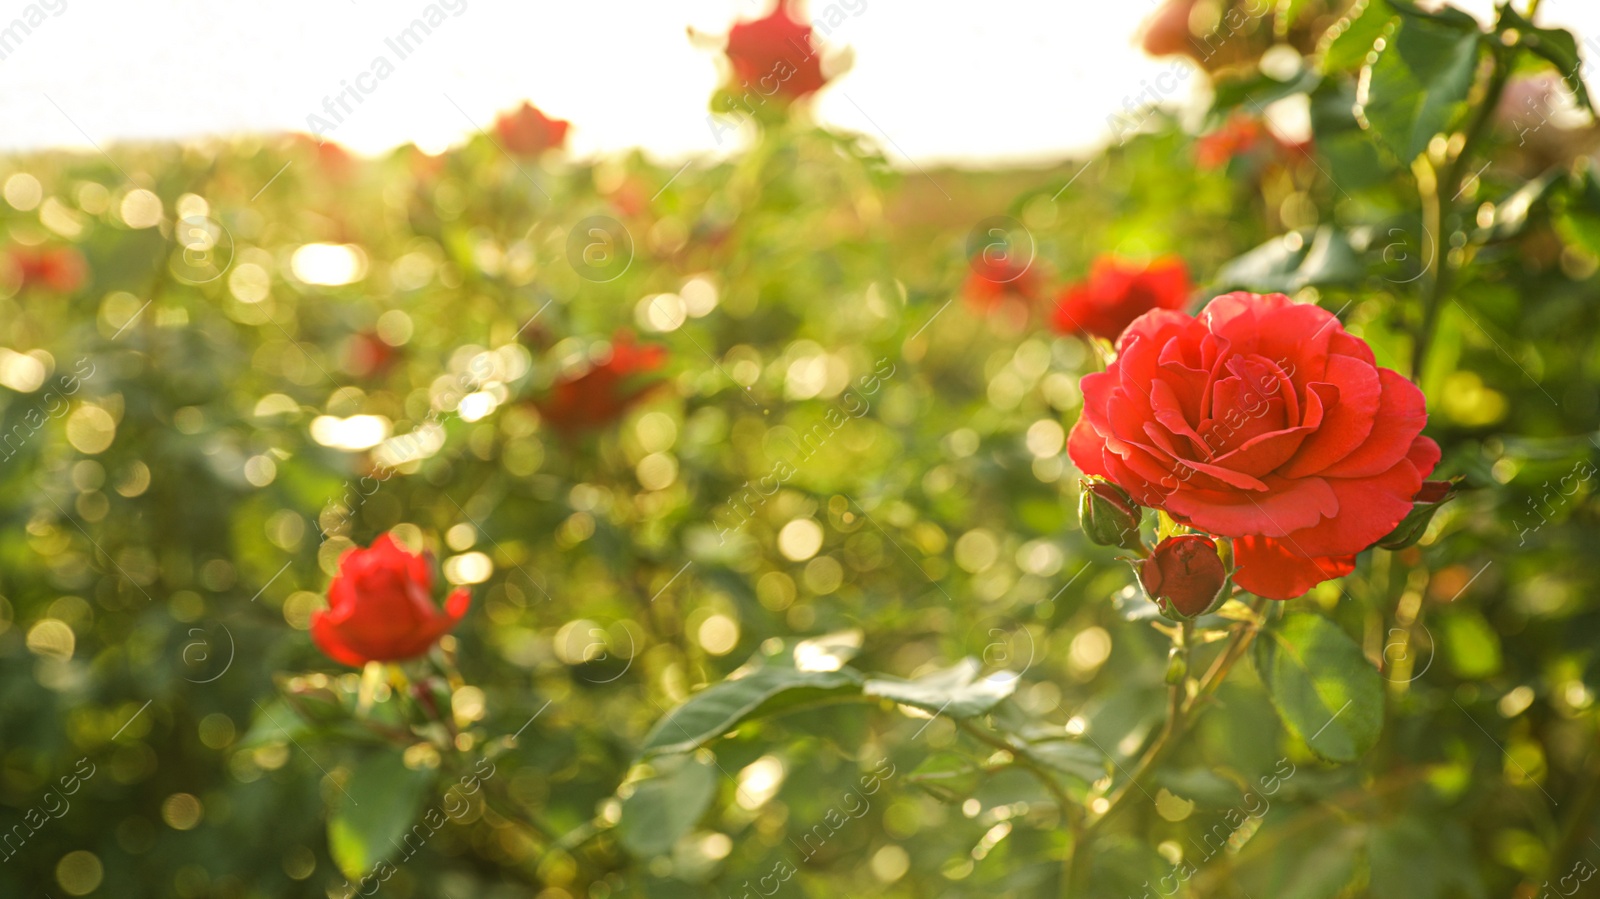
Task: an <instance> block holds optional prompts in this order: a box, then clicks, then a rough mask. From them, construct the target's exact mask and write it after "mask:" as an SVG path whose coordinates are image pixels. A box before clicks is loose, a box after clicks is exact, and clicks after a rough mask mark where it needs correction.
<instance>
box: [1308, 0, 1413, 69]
mask: <svg viewBox="0 0 1600 899" xmlns="http://www.w3.org/2000/svg"><path fill="white" fill-rule="evenodd" d="M1392 21H1394V10H1393V9H1391V8H1390V6H1389V4H1388V3H1387V2H1385V0H1358V2H1357V3H1356V4H1355V5H1354V6H1352V7H1351V8H1350V12H1349V13H1348V14H1346V15H1345V17H1344V18H1342V19H1340V20H1339V21H1338V22H1335V23H1334V25H1333V27H1332V28H1329V29H1328V30H1327V31H1326V32H1324V33H1323V35H1322V39H1321V40H1320V41H1318V44H1317V52H1318V53H1319V54H1320V55H1321V57H1322V65H1321V68H1322V71H1323V73H1324V74H1332V73H1334V72H1347V71H1350V70H1351V69H1355V68H1357V67H1359V66H1361V65H1364V64H1365V63H1366V62H1367V55H1368V54H1370V53H1371V52H1372V45H1373V44H1375V43H1377V41H1378V37H1379V36H1380V35H1382V34H1383V30H1384V29H1385V28H1387V27H1388V26H1389V23H1390V22H1392Z"/></svg>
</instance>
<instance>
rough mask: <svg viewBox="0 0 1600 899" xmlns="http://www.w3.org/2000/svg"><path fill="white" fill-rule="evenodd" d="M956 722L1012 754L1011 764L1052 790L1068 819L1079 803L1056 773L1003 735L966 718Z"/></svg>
mask: <svg viewBox="0 0 1600 899" xmlns="http://www.w3.org/2000/svg"><path fill="white" fill-rule="evenodd" d="M956 724H957V725H959V726H960V727H961V729H962V730H964V731H966V732H967V734H968V735H969V736H971V737H972V738H973V739H975V740H977V741H979V742H981V743H987V744H988V745H990V746H993V747H994V748H995V749H1000V750H1004V751H1005V752H1006V753H1007V754H1009V755H1010V756H1011V764H1013V765H1016V766H1017V767H1018V768H1022V769H1025V770H1026V771H1028V773H1030V774H1032V775H1033V776H1034V777H1036V778H1038V780H1039V782H1040V783H1041V784H1043V785H1044V788H1045V789H1046V790H1048V791H1050V796H1051V798H1052V799H1054V800H1055V801H1056V804H1057V805H1059V806H1060V807H1061V817H1062V820H1067V819H1068V818H1069V816H1070V815H1071V814H1072V811H1073V810H1074V809H1076V808H1077V803H1075V802H1073V801H1072V800H1071V799H1070V798H1068V797H1067V794H1066V791H1065V790H1063V789H1061V784H1059V783H1057V782H1056V779H1055V777H1054V775H1052V774H1051V773H1050V772H1049V771H1047V770H1045V768H1044V766H1043V765H1040V764H1039V763H1038V762H1036V761H1034V760H1033V759H1032V758H1029V757H1028V755H1027V754H1026V753H1025V752H1024V751H1023V750H1022V749H1020V748H1018V747H1017V746H1015V745H1013V744H1012V743H1011V742H1010V741H1008V740H1006V739H1005V738H1003V737H998V736H995V735H994V734H991V733H989V732H987V731H985V730H983V729H982V728H980V727H978V726H977V725H975V724H973V723H972V722H971V721H968V720H965V719H956Z"/></svg>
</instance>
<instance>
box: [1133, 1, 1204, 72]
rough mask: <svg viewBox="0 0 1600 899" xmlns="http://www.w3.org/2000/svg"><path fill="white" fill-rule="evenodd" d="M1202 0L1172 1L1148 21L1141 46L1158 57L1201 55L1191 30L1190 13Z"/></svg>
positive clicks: (1144, 28) (1146, 21)
mask: <svg viewBox="0 0 1600 899" xmlns="http://www.w3.org/2000/svg"><path fill="white" fill-rule="evenodd" d="M1197 2H1198V0H1168V2H1166V3H1165V4H1162V5H1161V6H1160V7H1158V8H1157V9H1156V11H1155V12H1153V13H1151V14H1150V17H1149V18H1148V19H1145V21H1144V25H1143V27H1142V34H1141V36H1140V39H1139V45H1140V47H1141V48H1142V49H1143V50H1144V52H1146V53H1148V54H1150V55H1151V56H1155V57H1158V58H1159V57H1162V56H1190V57H1193V56H1197V55H1198V52H1199V49H1198V46H1197V44H1196V41H1195V39H1194V35H1193V34H1192V33H1191V32H1190V31H1189V13H1190V12H1191V11H1192V10H1193V9H1194V7H1195V4H1196V3H1197Z"/></svg>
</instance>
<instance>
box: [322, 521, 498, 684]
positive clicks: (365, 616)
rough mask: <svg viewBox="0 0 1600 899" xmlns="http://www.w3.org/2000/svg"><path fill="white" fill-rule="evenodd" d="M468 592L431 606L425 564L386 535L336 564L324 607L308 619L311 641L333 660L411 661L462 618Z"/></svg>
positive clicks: (429, 572)
mask: <svg viewBox="0 0 1600 899" xmlns="http://www.w3.org/2000/svg"><path fill="white" fill-rule="evenodd" d="M471 601H472V594H471V593H470V592H468V591H467V589H466V588H464V587H463V588H461V589H459V590H456V591H455V592H453V593H451V594H450V597H449V598H448V599H446V600H445V604H444V611H443V612H442V613H441V612H440V611H439V608H438V606H436V605H434V602H433V572H432V570H431V569H430V566H429V560H428V559H427V558H426V557H424V556H414V555H412V554H411V553H408V552H406V551H405V550H403V549H401V548H400V547H399V546H398V545H397V544H396V543H395V542H394V540H393V538H391V537H390V536H389V535H388V534H384V535H383V536H381V537H379V538H378V539H377V540H374V541H373V542H372V546H371V547H370V548H368V549H353V550H351V551H349V552H347V553H345V555H344V557H343V558H341V559H340V560H339V574H338V575H336V576H335V577H334V579H333V583H332V584H329V585H328V608H327V609H326V610H325V611H320V612H316V613H314V614H313V615H312V616H311V640H312V642H314V643H316V644H317V648H319V649H321V650H322V651H323V652H325V653H327V654H328V657H329V658H331V659H333V660H334V661H336V662H342V663H343V664H346V665H353V666H357V667H359V666H361V665H365V664H366V663H368V662H373V661H378V662H389V661H395V660H397V659H409V658H411V657H413V656H419V655H422V654H423V653H425V652H427V651H428V647H430V646H432V645H433V644H434V642H435V641H437V640H438V639H439V638H440V637H442V636H444V635H445V634H446V633H447V632H448V631H449V630H450V629H451V628H453V627H455V626H456V622H458V621H460V620H461V616H463V615H465V614H466V613H467V604H468V603H470V602H471Z"/></svg>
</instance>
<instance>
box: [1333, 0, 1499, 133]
mask: <svg viewBox="0 0 1600 899" xmlns="http://www.w3.org/2000/svg"><path fill="white" fill-rule="evenodd" d="M1389 2H1391V3H1394V0H1389ZM1395 6H1396V9H1398V10H1400V11H1401V12H1403V13H1406V15H1405V16H1403V17H1402V19H1401V20H1400V21H1398V22H1391V23H1390V24H1389V25H1388V26H1387V27H1386V29H1385V31H1384V33H1383V35H1382V37H1383V41H1384V46H1383V49H1381V50H1379V51H1378V53H1377V54H1376V57H1375V58H1374V59H1373V60H1372V61H1371V62H1368V63H1366V64H1365V65H1363V66H1362V68H1361V81H1360V85H1359V87H1358V88H1357V90H1356V106H1355V116H1356V121H1358V122H1360V123H1361V127H1363V128H1367V129H1370V130H1371V131H1373V132H1374V133H1375V134H1376V135H1377V136H1378V140H1379V141H1380V142H1382V143H1383V144H1384V146H1386V147H1388V148H1389V150H1390V151H1391V152H1393V153H1394V154H1395V155H1396V156H1398V157H1399V158H1400V160H1401V161H1402V162H1404V163H1407V164H1409V163H1410V162H1411V160H1413V159H1416V158H1417V156H1418V155H1420V154H1421V153H1422V151H1424V150H1426V149H1427V148H1428V142H1429V141H1431V140H1432V139H1433V137H1434V135H1436V134H1440V133H1442V132H1444V131H1446V130H1447V129H1449V128H1450V125H1451V123H1452V122H1453V121H1454V120H1455V118H1456V116H1457V115H1459V114H1460V112H1461V110H1462V109H1463V108H1465V106H1466V100H1467V94H1468V93H1469V92H1470V91H1471V90H1472V81H1473V77H1474V76H1475V75H1476V73H1477V67H1478V51H1479V48H1480V45H1481V44H1482V38H1483V35H1482V33H1481V32H1480V31H1479V30H1478V26H1477V22H1476V21H1475V20H1474V19H1473V18H1472V17H1471V16H1467V15H1466V14H1465V13H1460V15H1461V16H1462V17H1464V19H1465V21H1462V20H1461V19H1457V18H1454V17H1437V16H1431V15H1425V14H1420V13H1417V12H1416V11H1414V10H1410V9H1408V8H1407V7H1406V6H1404V5H1400V4H1395Z"/></svg>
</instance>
